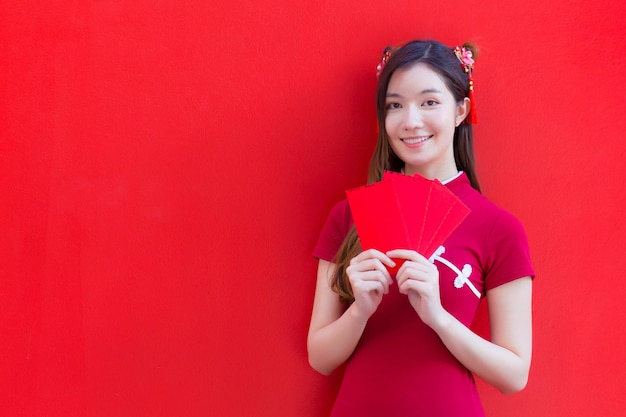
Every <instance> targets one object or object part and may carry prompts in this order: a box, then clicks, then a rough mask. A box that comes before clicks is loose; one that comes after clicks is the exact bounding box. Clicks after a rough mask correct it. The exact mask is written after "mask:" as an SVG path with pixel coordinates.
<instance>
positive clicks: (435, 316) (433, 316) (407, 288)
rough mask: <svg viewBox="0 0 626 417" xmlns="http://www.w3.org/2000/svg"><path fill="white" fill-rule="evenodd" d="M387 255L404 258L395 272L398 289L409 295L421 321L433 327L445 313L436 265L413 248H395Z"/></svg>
mask: <svg viewBox="0 0 626 417" xmlns="http://www.w3.org/2000/svg"><path fill="white" fill-rule="evenodd" d="M387 256H389V257H390V258H392V259H405V260H406V261H405V262H404V264H402V266H401V267H400V269H399V270H398V273H397V274H396V281H397V282H398V289H399V291H400V293H402V294H406V295H407V296H408V297H409V301H410V303H411V305H412V306H413V308H414V309H415V311H416V312H417V314H418V315H419V317H420V318H421V319H422V321H423V322H424V323H426V324H427V325H429V326H430V327H434V326H435V325H436V324H437V323H438V321H440V320H442V319H443V318H444V317H445V314H446V313H445V310H444V309H443V307H442V306H441V296H440V293H439V271H438V270H437V267H436V266H435V265H434V264H432V263H431V262H429V261H428V259H426V258H425V257H424V256H422V255H420V254H419V253H417V252H416V251H414V250H408V249H395V250H392V251H389V252H387Z"/></svg>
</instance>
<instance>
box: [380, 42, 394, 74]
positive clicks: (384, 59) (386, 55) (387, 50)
mask: <svg viewBox="0 0 626 417" xmlns="http://www.w3.org/2000/svg"><path fill="white" fill-rule="evenodd" d="M391 51H392V48H391V46H388V47H386V48H385V50H384V51H383V56H382V58H381V59H380V64H378V65H377V66H376V77H380V73H381V72H383V68H385V64H387V61H389V57H390V56H391Z"/></svg>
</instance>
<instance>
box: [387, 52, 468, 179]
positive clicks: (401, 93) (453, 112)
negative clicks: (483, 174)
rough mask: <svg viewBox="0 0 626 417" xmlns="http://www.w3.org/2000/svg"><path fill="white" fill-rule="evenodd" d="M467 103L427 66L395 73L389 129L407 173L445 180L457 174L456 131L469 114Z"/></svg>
mask: <svg viewBox="0 0 626 417" xmlns="http://www.w3.org/2000/svg"><path fill="white" fill-rule="evenodd" d="M467 102H468V99H465V100H464V101H463V102H461V103H460V104H459V103H457V102H456V101H455V99H454V96H453V95H452V93H451V92H450V90H448V88H447V87H446V84H445V83H444V82H443V80H442V79H441V78H440V77H439V75H438V74H437V73H436V72H435V71H433V70H432V69H430V67H428V66H427V65H424V64H416V65H413V66H411V67H408V68H401V69H398V70H396V71H395V72H394V74H393V75H392V76H391V79H390V80H389V86H388V87H387V97H386V103H385V106H386V116H385V129H386V131H387V135H388V136H389V145H390V146H391V148H392V149H393V151H394V152H395V154H396V155H397V156H398V157H399V158H400V159H401V160H402V161H404V164H405V166H404V170H405V173H406V174H409V175H413V174H416V173H419V174H421V175H422V176H424V177H426V178H430V179H433V178H439V179H442V180H443V179H447V178H450V177H452V176H453V175H455V174H456V172H457V169H456V164H455V162H454V149H453V140H454V130H455V128H456V126H458V125H459V124H460V123H461V122H462V121H463V119H464V118H465V116H466V115H467V112H468V110H469V107H468V103H467Z"/></svg>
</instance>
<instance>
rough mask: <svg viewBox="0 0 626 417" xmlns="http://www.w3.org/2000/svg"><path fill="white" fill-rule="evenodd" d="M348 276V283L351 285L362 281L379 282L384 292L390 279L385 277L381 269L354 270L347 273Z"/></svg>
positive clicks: (386, 291) (387, 290) (387, 288)
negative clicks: (351, 272)
mask: <svg viewBox="0 0 626 417" xmlns="http://www.w3.org/2000/svg"><path fill="white" fill-rule="evenodd" d="M348 278H349V279H350V285H352V286H353V287H354V286H358V285H359V283H360V282H362V281H368V282H380V284H381V285H382V286H383V291H384V292H385V294H387V293H388V292H389V285H390V283H389V281H390V279H389V278H387V277H386V276H385V275H384V274H383V273H382V272H381V271H377V270H370V271H362V272H355V273H353V274H351V275H350V274H349V275H348Z"/></svg>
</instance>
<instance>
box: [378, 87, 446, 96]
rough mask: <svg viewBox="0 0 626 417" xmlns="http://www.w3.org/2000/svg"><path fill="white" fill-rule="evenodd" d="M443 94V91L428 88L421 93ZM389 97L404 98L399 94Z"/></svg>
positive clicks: (390, 94) (389, 94)
mask: <svg viewBox="0 0 626 417" xmlns="http://www.w3.org/2000/svg"><path fill="white" fill-rule="evenodd" d="M432 93H435V94H441V90H437V89H436V88H427V89H425V90H422V91H420V93H419V94H420V95H422V94H432ZM387 97H402V95H401V94H399V93H387Z"/></svg>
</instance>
